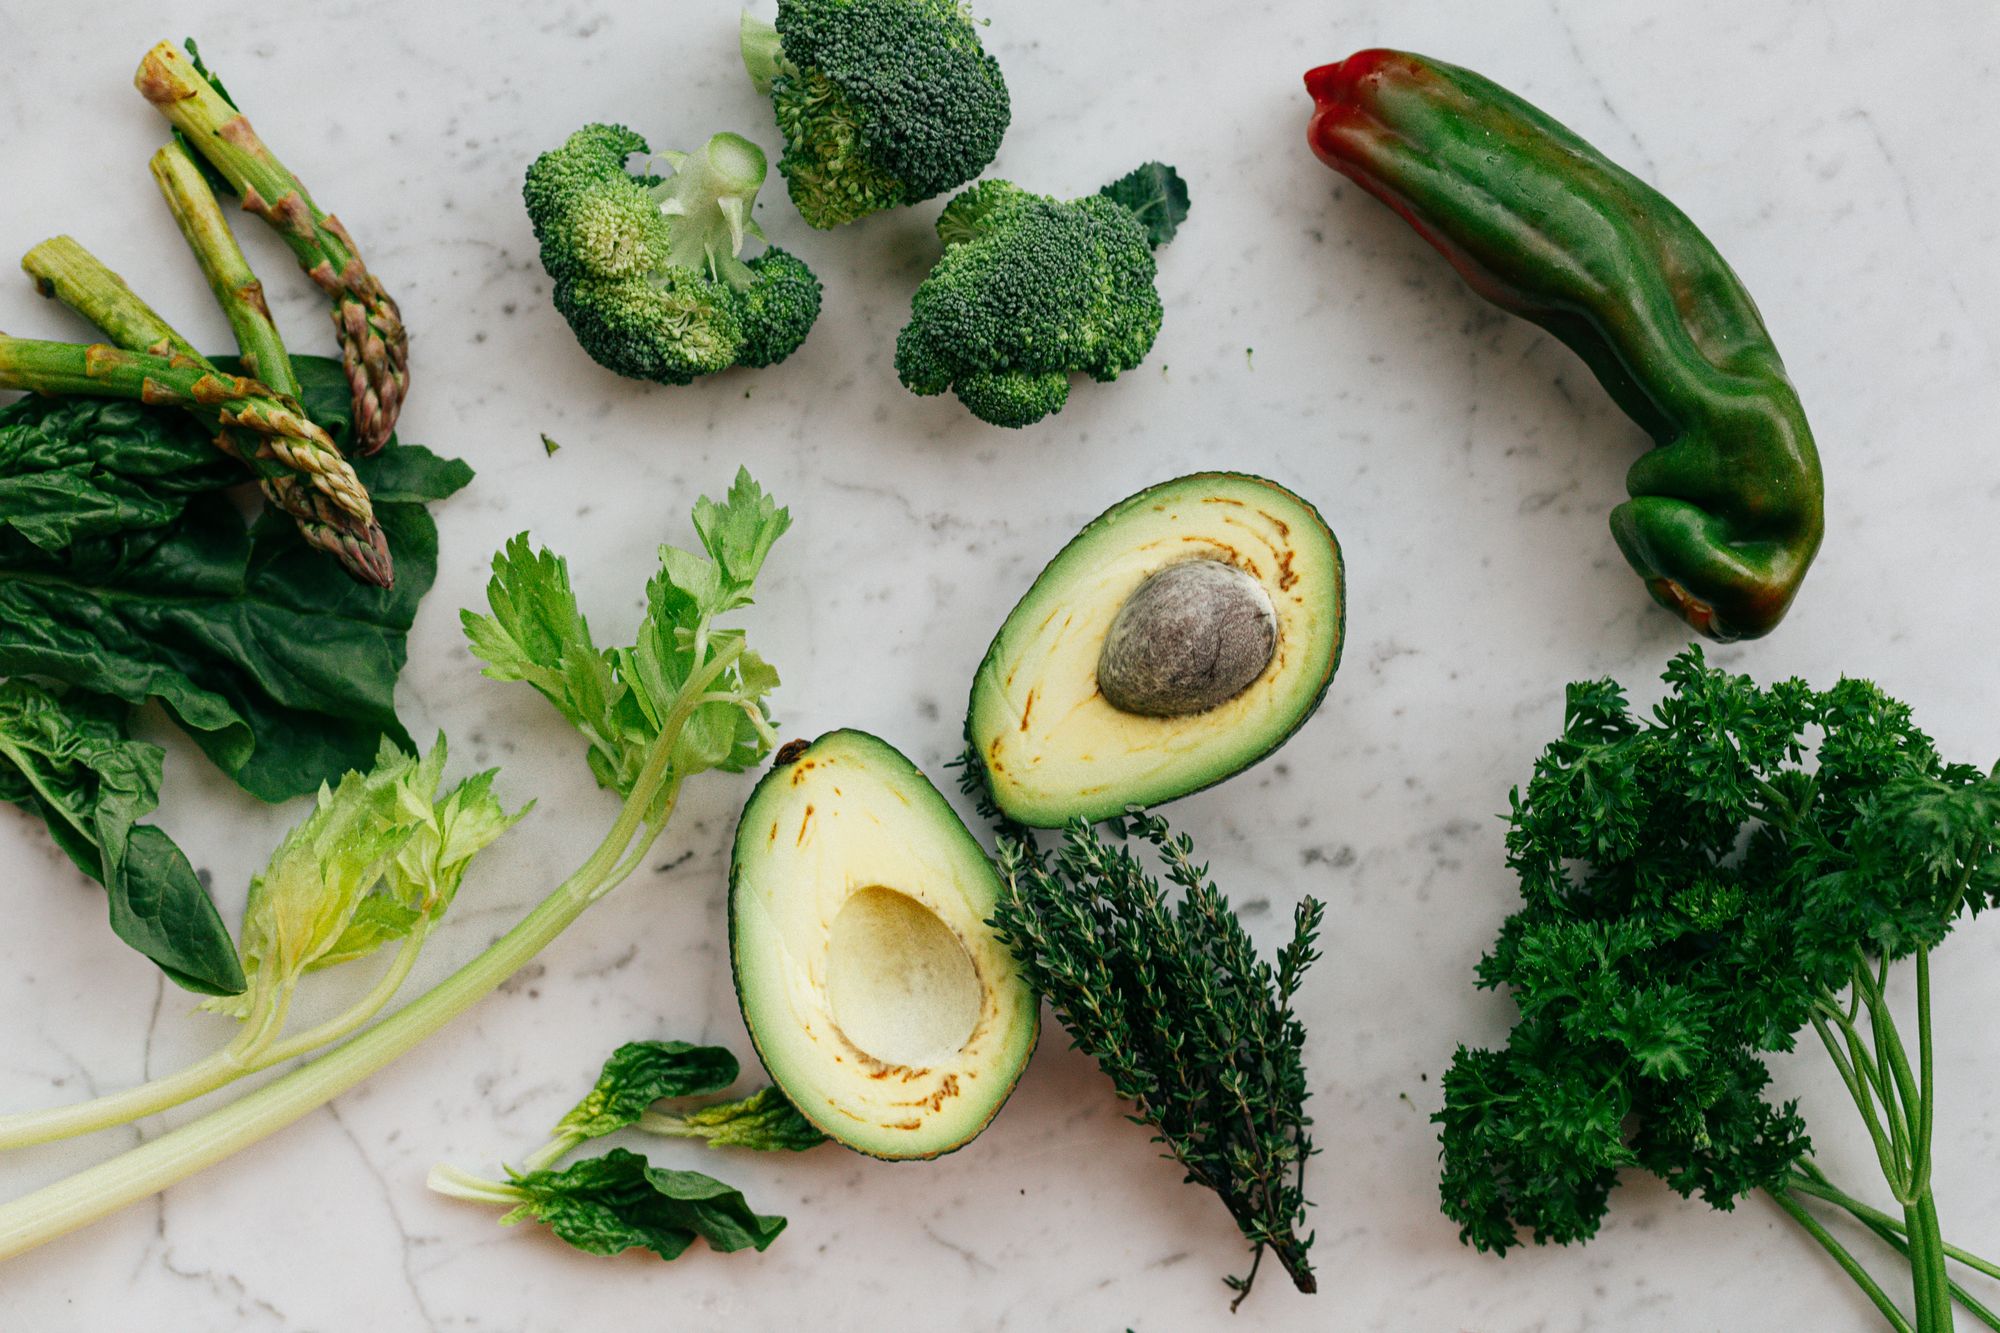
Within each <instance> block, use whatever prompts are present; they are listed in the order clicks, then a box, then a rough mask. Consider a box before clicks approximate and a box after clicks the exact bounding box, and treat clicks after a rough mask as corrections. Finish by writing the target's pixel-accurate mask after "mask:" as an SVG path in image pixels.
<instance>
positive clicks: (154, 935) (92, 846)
mask: <svg viewBox="0 0 2000 1333" xmlns="http://www.w3.org/2000/svg"><path fill="white" fill-rule="evenodd" d="M123 714H124V708H123V706H122V705H120V704H117V703H115V702H112V701H109V700H104V699H99V698H95V697H93V696H90V695H85V694H72V695H70V696H68V697H66V698H61V699H59V698H57V697H56V696H55V695H53V694H50V693H49V692H48V691H47V690H44V689H42V688H40V687H39V686H36V685H31V684H29V683H28V682H27V681H23V680H8V681H0V801H9V802H11V803H13V804H15V805H18V806H20V807H21V808H22V809H23V810H26V811H28V812H29V813H30V814H34V815H39V816H40V817H41V819H42V820H43V822H45V823H46V824H47V825H48V827H49V836H50V837H51V838H53V839H54V840H55V844H56V846H58V847H60V848H62V850H63V853H64V854H65V855H66V856H68V857H69V859H70V860H72V861H74V862H76V867H77V869H79V870H81V871H82V872H83V873H84V874H86V875H88V876H90V877H91V878H92V879H94V880H96V881H97V882H98V883H99V884H102V885H103V886H104V890H105V893H106V894H107V895H108V897H109V898H110V902H111V929H112V930H113V931H114V932H116V933H117V936H118V938H119V939H121V940H124V941H125V942H126V943H127V944H129V945H131V946H132V947H133V948H134V949H137V950H138V951H139V952H140V953H142V954H144V955H146V957H148V958H150V959H152V960H153V961H154V962H155V963H157V964H159V966H160V970H161V971H163V972H165V973H166V974H167V976H168V978H169V979H170V980H172V981H173V983H174V984H175V985H177V986H183V987H186V988H187V989H188V990H191V991H200V992H203V993H205V994H209V995H233V994H235V993H236V992H238V991H240V990H242V989H243V968H242V966H241V965H240V964H239V963H238V962H237V959H236V947H235V945H233V944H232V943H230V940H229V930H228V928H227V927H225V926H224V925H223V924H222V918H221V916H220V915H219V914H217V912H216V910H215V904H214V903H213V902H211V901H210V900H209V896H208V891H207V890H206V889H204V888H203V887H202V886H201V881H200V880H199V879H197V878H196V877H195V873H194V870H193V868H192V867H191V866H189V865H188V861H187V857H185V856H183V855H182V854H181V850H180V848H178V847H176V846H174V844H173V840H172V839H171V838H169V837H167V835H166V834H164V833H162V832H160V830H158V829H156V828H154V827H153V826H152V825H150V824H141V823H139V819H140V817H141V816H143V815H145V814H146V813H147V812H149V811H150V810H152V809H153V807H154V806H156V805H157V804H159V794H160V761H161V758H162V752H161V750H160V747H158V746H157V745H148V744H146V743H144V742H143V741H135V740H133V739H131V738H130V737H129V736H127V735H126V734H125V726H124V716H123Z"/></svg>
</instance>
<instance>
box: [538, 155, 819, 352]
mask: <svg viewBox="0 0 2000 1333" xmlns="http://www.w3.org/2000/svg"><path fill="white" fill-rule="evenodd" d="M648 151H649V150H648V149H647V147H646V141H645V139H643V138H641V137H640V136H639V135H637V134H635V133H633V132H632V131H631V130H628V129H626V128H624V127H623V126H621V125H589V126H586V127H584V128H583V129H581V130H578V131H577V132H576V133H575V134H572V135H571V136H570V137H569V140H568V142H566V143H565V144H564V145H563V146H562V147H561V148H558V149H556V150H554V151H553V152H548V153H544V154H542V155H541V156H540V157H539V158H537V159H535V163H534V165H533V166H531V167H529V168H528V179H527V184H526V185H525V186H524V187H523V189H522V197H523V198H524V199H525V200H526V201H527V206H528V220H529V222H530V223H532V224H533V225H534V229H535V239H536V240H537V241H539V242H540V243H541V247H542V267H543V268H544V269H545V270H547V272H548V275H549V277H550V278H552V279H554V280H555V306H556V309H557V310H559V311H561V312H562V315H563V318H564V319H566V320H568V321H569V326H570V331H571V332H573V333H574V334H575V335H576V340H577V341H578V342H579V343H581V344H582V345H583V350H584V351H586V352H588V353H589V354H590V356H591V358H592V359H593V360H595V361H596V362H597V363H598V364H599V365H601V366H604V367H605V368H606V369H608V370H614V371H617V372H618V373H619V374H620V375H625V376H629V377H631V378H633V379H642V380H654V381H657V382H659V383H661V384H686V383H688V382H689V381H691V380H693V379H695V378H697V377H698V376H701V375H708V374H712V373H714V372H716V371H718V370H727V369H728V368H730V367H731V366H751V367H762V366H769V365H775V364H776V363H777V362H779V361H782V360H784V359H785V358H786V357H788V356H790V355H791V354H792V353H793V351H795V350H796V349H797V348H798V345H799V344H800V343H802V342H804V341H805V337H806V334H807V333H808V332H809V331H810V330H811V329H812V326H813V321H814V320H815V319H817V318H819V300H820V287H819V279H817V278H815V277H814V276H813V274H812V270H811V269H809V268H807V267H806V266H805V265H804V264H803V263H801V262H800V261H799V260H797V259H795V258H793V257H792V256H791V255H789V254H786V253H785V252H784V251H783V250H780V249H777V248H776V247H772V248H770V249H767V250H766V251H765V252H764V253H763V254H761V255H759V256H757V257H756V258H755V259H751V260H744V259H742V258H740V257H739V256H740V255H741V253H742V250H743V243H744V238H745V237H746V236H754V237H757V238H758V239H760V240H761V239H762V238H763V234H764V233H763V231H762V229H760V228H759V227H758V225H757V222H756V220H755V219H754V218H753V217H752V216H751V210H752V208H754V207H755V205H756V201H757V191H758V189H759V187H761V186H762V185H763V183H764V154H763V151H762V150H761V149H759V148H758V147H757V145H755V144H753V143H751V142H750V141H749V140H748V139H745V138H743V137H742V136H740V135H736V134H718V135H716V136H715V137H714V138H712V139H710V140H709V141H708V144H707V146H706V147H704V148H703V149H702V150H701V151H700V152H699V153H694V154H688V153H661V154H658V156H659V157H660V158H662V159H663V160H664V161H665V162H666V163H667V165H668V166H669V167H670V168H672V170H673V175H672V176H670V177H668V178H667V179H666V180H664V181H662V180H660V179H659V178H657V177H654V176H634V175H632V174H631V173H630V172H628V171H627V170H626V166H625V160H626V159H627V158H628V157H630V156H632V155H633V154H645V153H647V152H648Z"/></svg>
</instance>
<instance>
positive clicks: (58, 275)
mask: <svg viewBox="0 0 2000 1333" xmlns="http://www.w3.org/2000/svg"><path fill="white" fill-rule="evenodd" d="M21 267H22V268H24V269H26V270H27V272H28V274H29V276H30V277H32V278H34V280H35V286H36V288H37V289H38V290H39V291H40V292H41V293H42V294H43V295H44V296H49V297H53V298H54V299H56V300H58V301H61V302H62V303H63V304H64V305H66V306H68V307H69V308H70V309H72V310H74V311H76V312H77V313H78V314H79V315H82V316H83V317H84V318H85V319H87V320H89V321H90V322H91V323H92V324H95V325H96V326H97V327H98V328H100V329H102V330H104V332H105V333H106V334H107V335H109V336H110V337H111V339H112V341H113V342H115V343H116V344H117V345H118V347H120V348H121V349H123V350H124V351H127V352H133V353H138V354H141V355H146V356H151V357H155V358H161V359H164V360H165V361H171V362H175V363H178V364H179V365H181V366H183V367H189V368H192V369H193V370H194V371H196V372H206V373H208V374H210V375H212V376H214V377H216V378H217V379H233V378H234V377H233V376H224V375H222V374H221V372H219V371H217V370H216V369H215V367H214V365H213V364H212V363H211V362H210V361H209V360H208V358H206V357H204V356H203V355H201V353H199V352H197V351H196V350H195V349H194V347H193V345H192V344H191V343H189V342H188V340H187V339H185V338H183V337H182V336H181V335H180V334H179V333H178V332H176V331H175V330H174V328H173V326H172V325H170V324H168V323H167V321H166V320H165V319H163V318H161V317H160V315H159V314H158V313H156V312H155V311H154V310H153V309H152V307H151V306H148V305H147V304H146V303H145V302H144V301H142V300H140V299H139V297H138V296H137V295H136V294H135V293H134V292H133V291H132V289H131V288H130V287H128V286H127V285H126V284H125V281H124V279H122V278H120V277H119V276H118V275H117V274H116V273H113V272H112V271H111V270H110V269H109V268H107V267H105V265H104V264H103V263H102V262H100V261H99V260H98V259H97V257H96V256H95V255H93V254H91V253H90V251H88V250H86V249H85V248H84V247H83V246H82V245H80V244H78V243H77V242H76V241H74V240H72V239H71V238H70V237H67V236H57V237H53V238H51V239H49V240H46V241H43V242H42V243H41V244H40V245H38V246H36V247H35V248H34V249H32V250H30V251H28V253H27V254H26V255H25V256H23V257H22V260H21ZM101 350H109V349H101ZM290 364H291V363H290V361H289V360H287V361H286V362H285V373H286V375H288V376H289V374H290ZM246 383H249V382H248V381H246ZM15 387H22V388H35V389H37V390H38V391H39V392H45V393H46V392H63V390H57V389H54V388H52V387H51V388H43V387H41V386H39V385H25V384H24V385H19V386H15ZM67 392H83V393H101V394H110V395H111V396H125V397H130V396H133V395H131V394H120V393H119V392H118V391H116V390H114V389H111V388H94V389H82V390H67ZM142 396H143V395H142ZM146 401H157V400H155V399H147V400H146ZM180 406H182V407H185V408H186V409H187V410H188V412H190V413H191V414H192V415H193V416H194V418H195V419H196V420H197V421H199V422H201V423H202V425H203V426H205V427H207V428H208V429H210V430H213V431H214V432H215V443H216V447H217V448H219V449H221V450H222V451H223V452H224V453H226V454H229V455H230V456H231V457H232V458H235V459H237V460H238V461H240V462H241V463H242V464H243V465H244V466H245V467H247V468H248V469H249V470H250V472H251V474H252V475H253V476H255V477H256V478H257V480H258V482H259V483H260V485H261V487H262V489H263V492H264V496H265V498H266V499H268V500H269V501H270V502H271V503H272V504H273V505H275V506H277V507H278V508H279V509H280V510H282V511H283V512H284V513H286V514H288V515H289V516H290V517H291V519H292V521H293V523H295V524H296V525H297V526H298V530H299V535H300V536H302V537H303V538H305V541H306V544H307V545H309V546H312V547H313V548H315V549H316V550H321V551H325V552H326V553H327V554H329V555H331V556H332V557H333V558H334V559H336V560H338V561H339V562H340V563H341V565H342V566H343V567H345V568H346V570H347V572H348V573H350V574H352V575H353V576H354V577H355V578H356V579H358V580H360V581H361V582H363V583H366V584H370V585H372V586H374V587H379V588H387V587H390V586H391V585H392V584H393V583H394V581H395V566H394V563H393V562H392V561H391V559H390V556H389V542H388V538H387V537H385V536H384V535H383V532H382V529H381V527H380V526H379V525H378V524H377V523H376V522H375V513H374V506H373V505H372V504H371V503H370V501H369V499H368V490H367V488H366V487H365V486H363V485H362V484H361V479H360V478H359V477H357V476H355V474H354V469H353V467H352V466H351V465H350V464H349V463H348V462H347V460H346V459H345V458H343V457H341V455H340V450H339V448H338V447H337V446H335V445H334V443H333V440H332V438H331V437H329V436H327V435H326V433H325V432H324V431H321V430H320V429H319V427H318V426H314V425H312V423H311V422H310V421H307V420H306V418H305V414H304V412H303V411H299V410H297V404H296V403H295V402H290V401H288V402H286V403H285V404H283V406H285V407H286V409H287V411H289V412H291V413H292V414H293V415H294V416H295V417H296V418H297V420H298V421H300V422H303V423H304V425H305V426H308V427H310V432H309V433H307V434H306V435H304V436H302V437H298V436H295V437H293V438H290V439H288V440H287V441H286V442H285V443H284V444H283V446H282V447H277V446H273V445H267V444H265V443H264V442H262V441H261V440H260V439H259V434H260V433H259V432H258V431H257V430H255V429H253V428H250V427H249V426H248V425H247V424H245V423H237V422H229V421H225V420H224V414H223V405H222V404H219V403H209V402H196V403H189V402H182V403H181V404H180Z"/></svg>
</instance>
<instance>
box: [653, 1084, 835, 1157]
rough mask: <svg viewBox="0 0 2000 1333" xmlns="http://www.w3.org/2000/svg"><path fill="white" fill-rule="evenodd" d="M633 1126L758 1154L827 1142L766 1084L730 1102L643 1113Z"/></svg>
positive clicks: (814, 1145) (794, 1107)
mask: <svg viewBox="0 0 2000 1333" xmlns="http://www.w3.org/2000/svg"><path fill="white" fill-rule="evenodd" d="M632 1127H633V1128H634V1129H637V1130H640V1131H641V1132H643V1133H646V1134H658V1135H661V1136H662V1137H665V1138H676V1139H700V1140H702V1141H703V1142H705V1143H707V1144H708V1146H709V1147H711V1148H753V1149H756V1150H758V1151H761V1152H804V1151H805V1150H806V1149H808V1148H817V1147H818V1146H819V1145H820V1144H822V1143H825V1142H826V1141H827V1140H826V1135H825V1134H824V1133H822V1132H821V1131H820V1128H819V1126H817V1125H815V1124H813V1123H812V1121H810V1120H808V1119H806V1118H805V1117H804V1116H803V1115H800V1114H799V1108H798V1107H796V1106H794V1105H792V1103H791V1102H790V1101H789V1100H787V1099H786V1097H785V1094H784V1093H783V1092H781V1091H779V1090H778V1089H777V1088H776V1087H773V1086H771V1085H769V1084H766V1085H765V1086H764V1087H761V1088H759V1089H757V1091H755V1092H753V1093H751V1094H750V1095H749V1096H748V1097H739V1098H737V1099H736V1100H734V1101H726V1102H711V1103H709V1104H708V1105H706V1106H696V1107H692V1108H690V1109H688V1110H686V1111H660V1110H650V1111H646V1112H644V1113H643V1114H641V1115H640V1117H639V1118H638V1119H637V1120H635V1121H633V1122H632Z"/></svg>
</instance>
